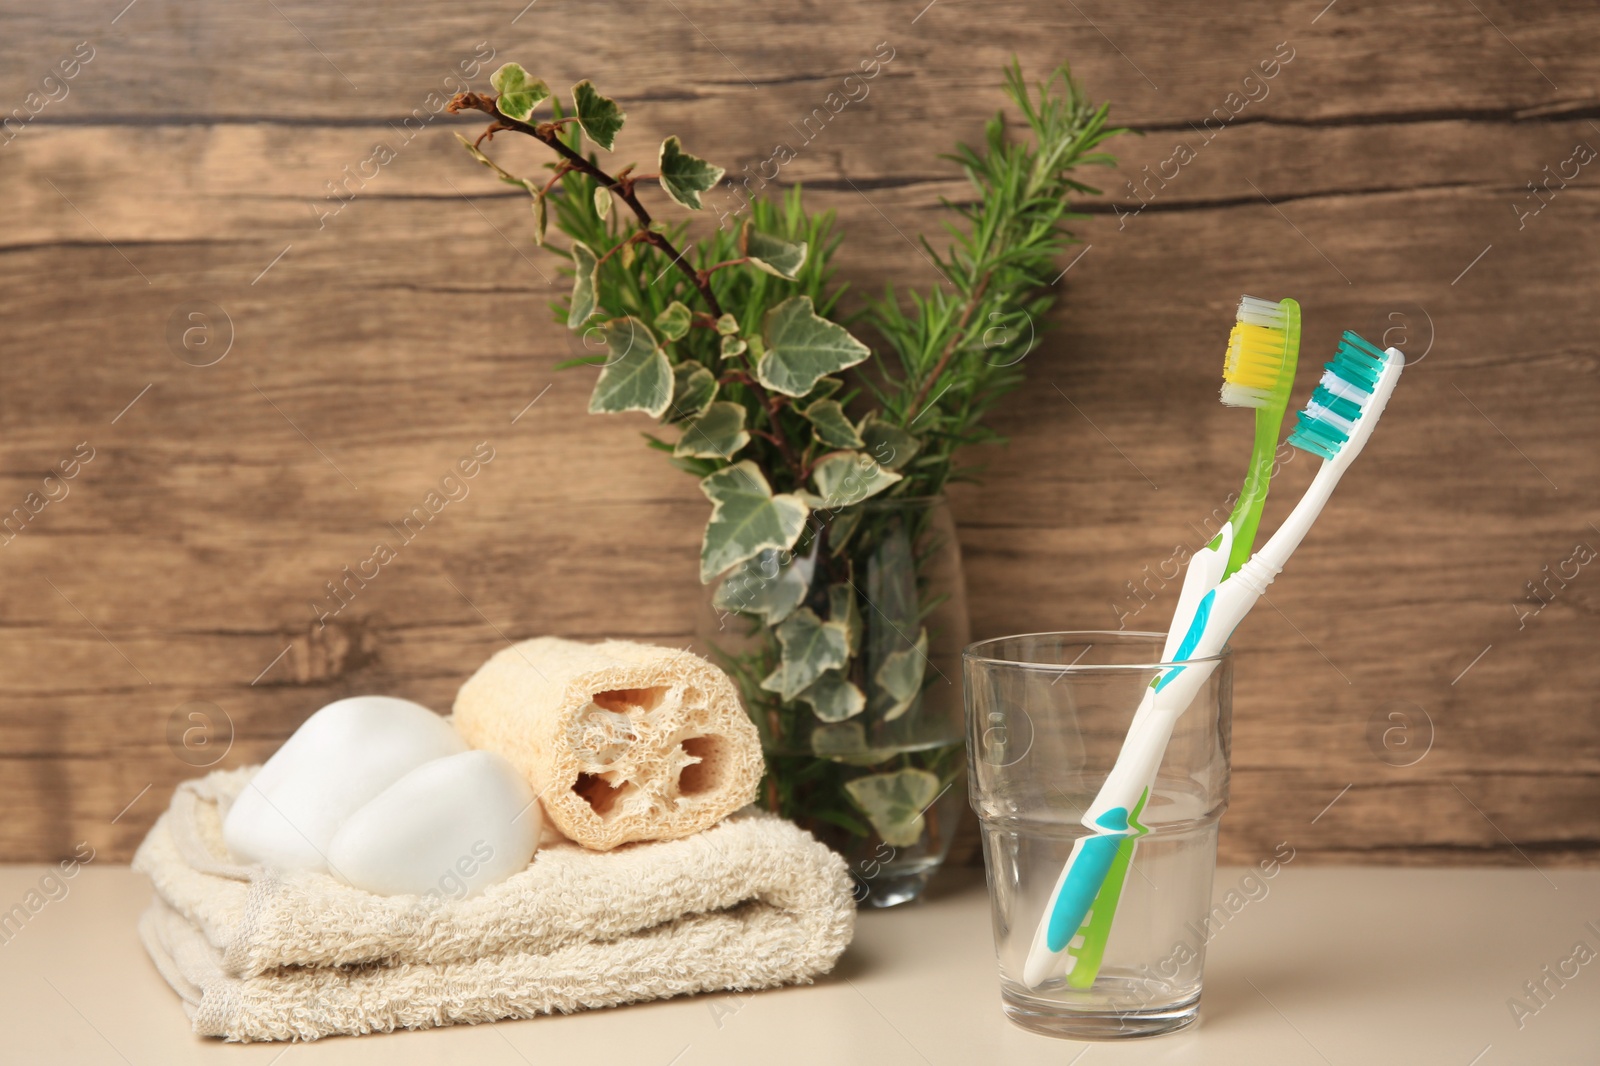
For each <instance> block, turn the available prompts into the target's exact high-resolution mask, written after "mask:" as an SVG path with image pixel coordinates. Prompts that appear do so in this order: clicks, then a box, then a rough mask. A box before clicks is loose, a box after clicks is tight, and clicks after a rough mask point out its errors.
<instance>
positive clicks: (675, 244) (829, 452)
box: [449, 63, 1121, 905]
mask: <svg viewBox="0 0 1600 1066" xmlns="http://www.w3.org/2000/svg"><path fill="white" fill-rule="evenodd" d="M491 82H492V86H493V88H494V92H493V93H492V94H489V93H475V92H464V93H459V94H457V95H456V96H455V97H454V98H453V99H452V100H451V102H450V105H449V108H450V111H451V112H452V113H462V112H470V111H478V112H483V113H485V114H487V115H488V116H490V118H491V121H490V122H489V124H488V127H487V128H486V129H485V130H484V131H483V132H482V133H481V135H480V136H479V137H478V138H477V139H476V140H467V139H466V138H462V139H461V140H462V143H463V145H465V147H466V148H467V150H468V151H469V152H471V153H472V155H473V156H474V157H475V158H476V159H477V160H478V162H480V163H482V164H483V165H484V166H486V167H488V168H489V169H490V170H491V171H493V172H494V173H495V175H496V176H498V177H499V178H500V180H502V181H504V182H507V183H509V184H511V185H513V186H516V187H518V188H521V189H524V190H526V191H527V193H528V194H529V196H530V200H531V202H530V207H531V212H532V216H533V217H532V223H533V232H534V239H535V241H536V242H537V243H539V244H540V245H543V244H544V243H545V239H546V235H547V232H548V230H549V227H550V223H551V222H552V221H553V222H554V225H555V228H556V229H557V230H559V231H560V232H561V233H562V234H564V235H565V237H566V238H567V243H568V247H567V248H565V249H563V250H562V251H561V253H560V254H562V255H564V256H565V257H566V258H567V260H568V266H567V272H568V273H569V274H570V275H571V277H572V289H571V292H570V295H569V296H568V297H567V298H566V299H565V300H564V301H562V302H561V303H559V304H558V305H556V314H557V316H558V318H559V319H560V320H561V321H563V322H564V323H565V325H566V326H567V327H568V328H569V329H571V330H573V331H574V333H575V335H576V337H577V338H578V339H579V341H580V343H581V344H582V346H583V350H584V351H585V352H586V353H588V354H584V355H581V356H579V357H578V358H576V359H573V360H569V361H567V363H565V364H563V365H567V366H570V365H575V364H576V365H594V366H598V367H599V375H598V378H597V380H596V382H595V387H594V392H593V394H592V395H591V397H590V400H589V410H590V411H591V412H594V413H607V414H615V413H620V412H624V411H640V412H643V413H645V414H646V415H649V416H650V417H651V418H654V419H656V420H658V421H659V423H660V424H661V425H662V426H664V427H669V428H670V429H671V430H673V431H674V439H664V438H663V437H662V436H659V435H656V434H646V439H647V440H648V442H649V445H650V446H651V447H652V448H655V449H657V450H659V451H661V452H664V453H665V454H666V456H667V458H668V461H670V462H671V463H672V464H673V465H675V466H677V467H679V468H681V469H683V470H685V471H687V472H688V473H690V474H691V475H693V476H694V477H695V478H697V479H698V481H699V484H700V489H701V491H702V492H703V493H704V494H705V495H706V497H707V499H708V500H709V501H710V503H711V516H710V519H709V522H708V524H707V526H706V530H705V535H704V538H703V540H702V544H701V551H700V564H699V573H700V580H701V582H702V583H704V584H706V585H708V586H709V587H710V594H709V597H708V598H709V604H710V610H709V611H708V613H707V617H708V618H710V619H712V620H713V621H712V624H710V625H703V626H702V636H703V637H704V638H705V643H706V644H707V645H708V650H709V651H710V652H711V653H712V654H713V655H714V656H715V658H716V659H717V660H718V661H719V662H720V664H721V665H722V666H724V667H725V668H726V669H727V670H728V671H729V673H730V674H731V675H732V676H733V677H734V678H735V680H736V681H737V682H738V684H739V686H740V688H741V691H742V694H743V697H744V700H745V704H746V707H747V709H748V710H749V713H750V715H751V717H752V718H753V719H754V721H755V723H756V725H757V727H758V728H759V729H760V731H761V734H762V740H763V745H764V748H765V752H766V757H767V776H766V780H765V781H764V783H763V792H762V795H763V798H764V800H765V802H766V803H767V805H768V806H770V807H771V808H772V809H774V810H776V811H778V812H779V813H781V814H782V815H784V816H785V817H789V818H793V819H795V820H796V821H798V822H799V823H801V824H802V825H804V826H806V827H807V828H809V829H811V830H813V831H814V832H816V833H817V834H818V835H819V836H820V837H821V838H822V839H824V840H826V841H827V842H828V843H830V844H831V845H832V846H833V847H835V848H836V849H837V850H839V851H840V852H841V853H843V854H844V855H845V856H846V858H847V859H848V860H849V861H850V863H851V869H852V872H853V873H854V874H855V876H856V878H857V880H858V882H859V883H860V886H861V893H860V894H861V896H862V898H863V899H865V900H866V901H868V902H870V903H871V904H874V905H890V904H893V903H897V902H901V901H903V900H906V899H910V898H913V897H915V896H916V895H917V894H918V893H919V892H920V891H921V889H922V887H923V886H924V885H925V884H926V882H927V879H928V877H929V876H930V875H931V874H932V872H933V871H934V870H935V869H936V868H937V867H938V865H939V864H940V862H942V861H943V859H944V857H945V855H946V854H947V853H948V851H949V847H950V842H951V838H952V836H953V833H954V831H955V825H956V821H957V817H958V815H959V813H960V811H961V809H962V806H963V804H962V792H963V789H962V788H961V787H960V785H959V782H960V779H961V775H962V771H963V766H964V759H963V756H962V750H961V748H962V736H963V730H962V723H961V693H960V689H959V686H958V685H957V684H955V683H953V681H954V679H956V678H958V677H959V676H960V671H959V667H958V665H957V656H958V655H959V652H960V648H961V646H962V645H963V644H964V643H965V642H966V638H967V631H966V626H967V621H966V604H965V593H964V588H963V585H962V580H961V570H960V560H959V554H958V551H957V548H956V540H955V529H954V526H953V524H952V523H951V521H950V517H949V512H948V509H947V508H946V507H945V505H944V490H945V487H946V486H947V485H948V484H950V483H951V482H953V481H957V480H961V479H963V478H970V477H972V476H973V474H974V472H975V471H974V468H971V467H961V466H957V465H956V463H955V456H956V453H957V452H958V451H959V450H960V449H962V448H964V447H966V446H968V445H974V444H982V443H997V442H1000V441H1002V440H1003V438H1002V437H1001V436H1000V435H999V434H997V433H996V432H995V431H994V430H993V429H991V428H989V427H988V426H986V425H985V424H984V418H985V416H986V415H987V414H988V413H989V412H990V411H992V410H993V408H994V406H995V404H996V403H997V402H998V401H999V400H1000V399H1001V398H1002V397H1003V396H1004V395H1005V394H1006V393H1007V392H1009V391H1010V390H1012V389H1014V388H1016V387H1017V385H1019V384H1020V383H1021V382H1022V380H1023V372H1022V361H1023V358H1024V357H1025V356H1026V355H1027V354H1028V352H1029V351H1030V350H1031V349H1032V347H1033V346H1034V344H1035V343H1036V340H1037V336H1038V332H1039V331H1040V330H1042V329H1043V328H1044V326H1045V323H1046V312H1047V311H1048V310H1049V309H1050V307H1051V305H1052V304H1053V303H1054V301H1055V299H1056V293H1055V291H1054V286H1055V284H1056V283H1057V282H1058V281H1059V274H1060V268H1059V265H1058V259H1059V257H1060V255H1061V253H1062V252H1063V251H1064V250H1065V249H1066V248H1067V247H1068V246H1069V245H1071V244H1074V243H1076V241H1075V238H1074V237H1073V235H1072V234H1071V232H1070V231H1069V230H1068V229H1067V224H1068V223H1069V222H1070V221H1072V220H1073V219H1076V218H1081V217H1083V216H1081V215H1076V214H1074V213H1072V211H1071V208H1070V205H1069V198H1070V197H1072V196H1074V195H1082V194H1098V190H1097V189H1094V188H1091V187H1090V186H1088V185H1085V184H1082V183H1080V182H1079V181H1077V180H1076V179H1075V178H1074V177H1073V174H1074V173H1075V172H1076V170H1077V169H1078V168H1080V167H1084V166H1089V165H1095V164H1100V165H1108V164H1110V163H1112V159H1111V158H1110V157H1109V156H1108V155H1106V154H1105V153H1103V152H1100V151H1097V148H1098V146H1099V145H1100V144H1101V142H1103V141H1104V140H1105V139H1106V138H1108V137H1110V136H1112V135H1113V134H1115V133H1118V132H1121V131H1119V130H1114V129H1110V128H1108V127H1107V126H1106V115H1107V107H1106V106H1105V105H1099V106H1096V105H1093V104H1091V103H1090V102H1089V101H1088V99H1087V97H1086V96H1085V94H1084V93H1083V91H1082V89H1081V88H1080V87H1079V86H1078V84H1077V83H1076V82H1075V81H1074V80H1073V79H1072V77H1071V75H1070V72H1069V71H1068V70H1067V68H1066V67H1065V66H1063V67H1061V68H1060V69H1058V70H1056V71H1055V72H1053V74H1052V75H1051V76H1050V77H1049V78H1047V79H1046V80H1045V81H1043V82H1041V83H1039V84H1037V85H1033V86H1030V85H1028V84H1027V83H1026V82H1025V81H1024V79H1023V76H1022V72H1021V69H1020V67H1019V66H1018V65H1017V64H1015V63H1013V64H1012V65H1011V66H1010V67H1009V68H1007V69H1006V71H1005V77H1004V90H1005V94H1006V96H1007V97H1008V98H1009V99H1010V101H1011V104H1012V105H1013V106H1014V108H1015V109H1016V112H1017V115H1018V116H1019V117H1020V122H1018V121H1017V119H1016V118H1008V117H1007V116H1006V114H1005V113H1004V112H1002V113H1000V114H997V115H995V116H994V117H993V118H992V119H990V121H989V122H988V124H987V126H986V128H985V131H984V139H983V143H982V144H981V145H979V146H977V147H968V146H965V145H962V146H959V147H958V148H957V149H956V151H955V153H954V154H953V155H951V156H948V157H947V158H949V159H951V160H953V161H954V162H955V163H956V164H957V165H958V166H959V167H960V168H961V169H962V171H963V172H964V174H965V176H966V178H967V180H968V182H969V185H970V194H969V196H968V197H967V198H964V199H963V200H961V201H959V202H955V201H949V200H947V201H945V202H944V205H945V209H946V211H947V212H948V213H949V215H950V216H951V221H950V222H948V223H947V224H946V229H947V231H948V234H949V240H948V243H947V244H946V245H945V246H944V247H943V248H940V247H936V246H935V245H934V244H933V243H931V242H929V241H928V240H926V239H922V240H921V241H920V242H919V250H920V252H921V253H922V254H924V255H926V256H927V257H928V259H929V260H930V261H931V262H932V263H933V265H934V266H935V267H936V268H937V270H938V271H939V273H940V275H941V279H940V283H939V284H938V285H935V286H931V287H929V288H928V289H927V290H926V291H921V292H918V291H912V292H897V291H895V290H894V289H893V288H888V289H886V291H885V293H884V295H883V296H882V297H880V298H877V299H873V300H869V301H867V302H866V303H865V305H864V306H858V307H855V308H853V309H851V310H850V311H849V312H848V313H847V311H846V307H845V304H844V302H843V301H842V300H841V296H842V295H843V294H844V290H845V287H844V286H843V285H840V284H836V283H835V282H834V280H833V268H832V265H831V263H832V259H833V256H834V253H835V252H836V250H837V249H838V247H839V243H840V240H841V237H840V235H839V234H837V233H836V232H835V229H834V216H833V214H832V213H831V212H826V213H815V214H814V213H811V212H808V211H807V210H806V209H805V207H804V206H803V204H802V201H801V193H800V189H799V188H798V187H794V188H792V189H790V190H789V191H788V193H787V194H786V195H784V196H783V197H782V198H781V199H779V200H777V201H769V200H765V199H759V198H756V199H751V200H749V201H748V202H743V203H742V206H741V208H740V210H739V211H737V212H734V213H733V221H735V222H737V224H736V225H735V224H729V222H730V219H729V216H728V214H727V213H724V216H723V220H722V224H720V225H719V226H718V227H717V228H716V229H714V230H711V231H710V232H704V233H697V234H691V233H690V231H689V227H688V225H687V224H686V223H685V222H681V221H676V222H665V221H662V220H659V219H657V218H656V217H655V215H654V214H653V213H652V211H651V208H650V207H648V206H647V205H646V202H645V199H644V196H643V194H645V193H646V192H647V191H649V192H650V193H651V196H652V198H654V194H655V193H657V192H659V193H660V194H661V195H662V196H663V197H664V198H665V199H666V200H668V201H671V202H672V203H674V204H676V205H677V206H678V207H681V208H685V209H687V210H689V211H696V210H699V209H700V208H701V207H702V198H703V197H704V196H705V195H706V194H707V193H709V192H710V191H711V190H713V189H715V188H716V187H717V186H718V184H719V183H720V182H721V181H722V179H723V174H724V171H723V169H722V168H720V167H717V166H714V165H712V164H711V163H708V162H706V161H705V160H703V159H700V158H699V157H697V156H694V155H692V154H690V153H689V152H688V151H686V150H685V149H684V147H683V145H682V143H681V142H680V140H679V138H677V137H676V136H672V137H667V138H666V139H665V140H664V141H662V143H661V146H660V148H659V151H658V153H657V159H656V167H655V169H654V170H653V171H641V170H639V168H638V167H637V166H636V165H634V164H628V165H626V166H622V167H620V168H613V167H610V166H608V165H605V164H603V162H602V157H601V155H600V154H599V153H600V152H605V153H610V152H611V151H612V150H613V149H614V148H615V146H616V140H617V136H618V134H619V132H620V131H621V129H622V127H623V122H624V119H625V115H624V113H623V110H622V108H621V107H620V106H619V105H618V104H617V103H616V102H615V101H614V100H611V99H610V98H608V97H605V96H603V95H601V94H600V93H599V92H598V90H596V88H595V87H594V85H593V84H592V83H591V82H589V81H587V80H585V81H581V82H579V83H578V84H577V85H575V86H573V87H572V91H571V105H570V107H568V106H566V105H564V104H563V102H562V101H561V100H559V99H557V98H556V97H555V96H554V95H553V94H552V93H551V91H550V89H549V87H548V86H547V85H546V84H545V83H544V82H543V81H542V80H540V79H538V78H536V77H534V76H532V75H530V74H529V73H528V72H527V71H526V70H525V69H524V68H523V67H521V66H519V65H518V64H515V63H508V64H506V65H504V66H502V67H501V68H500V69H499V70H497V71H495V73H494V75H493V77H492V79H491ZM503 131H512V132H516V133H519V134H525V135H527V136H529V137H531V138H533V139H535V140H537V141H539V142H541V143H542V144H543V145H544V146H545V147H546V148H547V149H549V150H550V151H551V152H552V153H553V154H554V158H552V159H550V160H549V161H548V162H546V163H544V164H543V165H544V167H545V169H546V171H547V173H545V174H543V175H541V176H539V177H538V178H531V177H521V176H518V175H517V174H514V173H513V172H512V171H511V170H509V169H507V168H506V167H505V166H503V165H502V164H501V163H500V162H499V161H497V160H496V159H493V158H491V157H490V156H489V154H488V153H487V152H486V151H485V149H484V146H485V144H488V143H490V142H491V141H492V139H493V138H494V135H495V134H496V133H500V132H503ZM596 150H598V151H596ZM739 215H744V217H743V218H742V219H739V218H738V216H739ZM862 338H867V339H865V340H864V339H862ZM868 341H870V342H871V343H868Z"/></svg>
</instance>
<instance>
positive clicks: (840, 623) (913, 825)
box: [697, 497, 968, 907]
mask: <svg viewBox="0 0 1600 1066" xmlns="http://www.w3.org/2000/svg"><path fill="white" fill-rule="evenodd" d="M697 633H698V639H699V643H700V644H701V648H700V649H699V650H700V651H701V652H702V653H703V654H706V655H708V656H709V657H710V658H711V660H712V661H713V662H715V663H717V664H718V665H719V666H721V667H722V668H723V669H725V670H727V671H728V673H729V674H730V675H731V676H732V677H733V679H734V681H735V683H736V684H737V685H738V686H739V690H740V693H741V695H742V696H743V698H744V702H745V707H746V709H747V710H748V711H749V713H750V716H751V718H752V719H753V720H754V721H755V724H756V728H757V729H758V730H759V731H760V733H761V742H762V747H763V749H764V752H765V755H766V761H767V775H766V778H765V779H764V780H763V781H762V791H761V802H762V803H763V804H764V805H765V806H766V807H768V808H769V809H771V810H773V811H776V812H777V813H779V814H781V815H783V816H784V817H785V818H789V819H792V820H793V821H795V822H796V823H798V824H799V825H800V826H802V827H803V828H805V829H807V830H809V831H811V832H812V833H814V834H815V835H816V836H817V838H818V839H820V840H822V841H823V842H824V843H826V844H828V845H829V846H830V847H832V848H833V849H834V850H835V851H837V852H839V853H840V854H841V855H843V856H844V858H845V860H846V861H847V862H848V863H849V864H850V871H851V874H852V876H853V877H854V878H855V880H856V887H857V897H856V898H857V900H858V901H859V902H861V903H862V904H863V905H866V906H873V907H889V906H894V905H895V904H897V903H903V902H905V901H907V900H911V899H915V898H916V897H917V896H918V895H919V894H920V893H921V892H922V890H923V888H924V887H925V886H926V885H927V883H928V880H929V879H930V878H931V877H932V876H933V874H934V872H935V871H936V870H937V869H938V868H939V865H940V864H941V863H942V862H944V859H945V856H946V855H947V854H949V851H950V843H951V841H952V839H953V838H954V835H955V831H956V825H957V821H958V819H959V817H960V815H961V805H962V791H963V787H964V774H965V755H964V739H963V738H964V724H963V713H962V703H961V687H960V680H961V673H960V670H961V666H960V663H961V649H962V648H963V647H964V646H965V645H966V643H967V639H968V628H967V599H966V586H965V583H964V581H963V578H962V571H961V552H960V548H959V546H958V544H957V541H956V531H955V524H954V522H953V521H952V520H951V517H950V511H949V508H948V507H947V506H946V504H945V501H944V498H943V497H921V498H919V497H909V498H903V499H871V500H867V501H865V502H863V503H860V504H856V505H854V506H851V507H848V508H845V509H841V510H837V511H833V512H827V511H815V512H813V514H812V516H811V519H810V524H809V526H808V528H807V530H806V531H805V533H803V534H802V535H801V538H800V540H799V542H798V543H797V544H796V545H795V547H794V548H793V550H791V551H788V552H779V551H765V552H763V553H761V554H760V555H758V556H757V557H755V558H754V559H751V560H750V561H749V562H747V563H745V564H743V565H741V566H739V567H736V568H734V569H733V570H732V571H730V572H729V573H728V574H726V575H724V576H723V577H722V578H720V579H718V580H717V581H716V582H714V583H713V585H712V586H711V591H710V596H709V603H708V606H707V609H706V610H705V611H704V612H703V614H702V617H701V621H700V624H699V625H698V626H697Z"/></svg>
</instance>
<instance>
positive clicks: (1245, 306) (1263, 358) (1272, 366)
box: [1222, 296, 1293, 407]
mask: <svg viewBox="0 0 1600 1066" xmlns="http://www.w3.org/2000/svg"><path fill="white" fill-rule="evenodd" d="M1288 325H1289V322H1288V314H1287V312H1286V311H1285V310H1284V309H1283V307H1282V306H1280V305H1279V304H1275V303H1272V302H1271V301H1268V300H1258V299H1256V298H1255V297H1253V296H1246V297H1244V298H1243V299H1242V300H1240V301H1239V314H1238V321H1236V322H1235V323H1234V326H1233V332H1232V333H1230V334H1229V335H1228V354H1227V357H1226V359H1225V360H1224V362H1223V367H1222V402H1223V403H1225V404H1227V405H1229V406H1230V407H1266V406H1268V405H1269V404H1271V403H1273V402H1274V400H1276V399H1278V398H1279V395H1280V393H1281V394H1282V396H1283V398H1285V399H1287V394H1288V389H1287V388H1286V387H1285V386H1286V385H1288V384H1290V382H1288V381H1285V380H1284V379H1285V378H1286V377H1291V378H1292V376H1293V370H1292V369H1291V365H1290V364H1289V362H1288V355H1289V341H1288Z"/></svg>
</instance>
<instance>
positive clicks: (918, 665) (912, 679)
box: [873, 627, 928, 722]
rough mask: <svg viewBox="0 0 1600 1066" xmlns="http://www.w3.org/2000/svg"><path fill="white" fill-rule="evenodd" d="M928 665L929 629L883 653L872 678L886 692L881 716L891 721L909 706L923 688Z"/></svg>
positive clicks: (903, 712)
mask: <svg viewBox="0 0 1600 1066" xmlns="http://www.w3.org/2000/svg"><path fill="white" fill-rule="evenodd" d="M927 668H928V630H927V629H926V627H924V628H923V629H921V630H920V631H919V632H918V633H917V643H916V644H915V645H914V646H912V647H908V648H901V649H900V650H899V651H895V652H890V653H889V654H888V655H886V656H884V657H883V665H882V666H880V667H878V676H877V677H875V678H874V679H873V680H874V681H875V682H876V683H877V686H878V688H879V689H881V690H882V691H883V692H885V693H886V694H887V695H888V696H889V700H890V702H889V705H888V708H887V709H886V710H885V711H884V712H883V720H884V721H885V722H892V721H894V720H895V719H896V718H899V717H900V716H901V715H902V714H905V713H906V712H907V711H909V710H910V709H911V705H912V704H913V703H915V702H916V699H917V695H918V694H919V693H920V692H921V691H922V678H923V675H924V674H925V673H926V672H927Z"/></svg>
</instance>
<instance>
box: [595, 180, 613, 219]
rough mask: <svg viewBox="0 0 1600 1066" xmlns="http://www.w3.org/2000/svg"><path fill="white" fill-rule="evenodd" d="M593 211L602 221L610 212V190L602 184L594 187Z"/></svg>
mask: <svg viewBox="0 0 1600 1066" xmlns="http://www.w3.org/2000/svg"><path fill="white" fill-rule="evenodd" d="M594 213H595V214H597V215H599V216H600V221H601V222H604V221H605V220H606V218H607V216H609V215H610V214H611V190H610V189H608V188H606V187H605V186H604V185H596V186H595V187H594Z"/></svg>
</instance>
